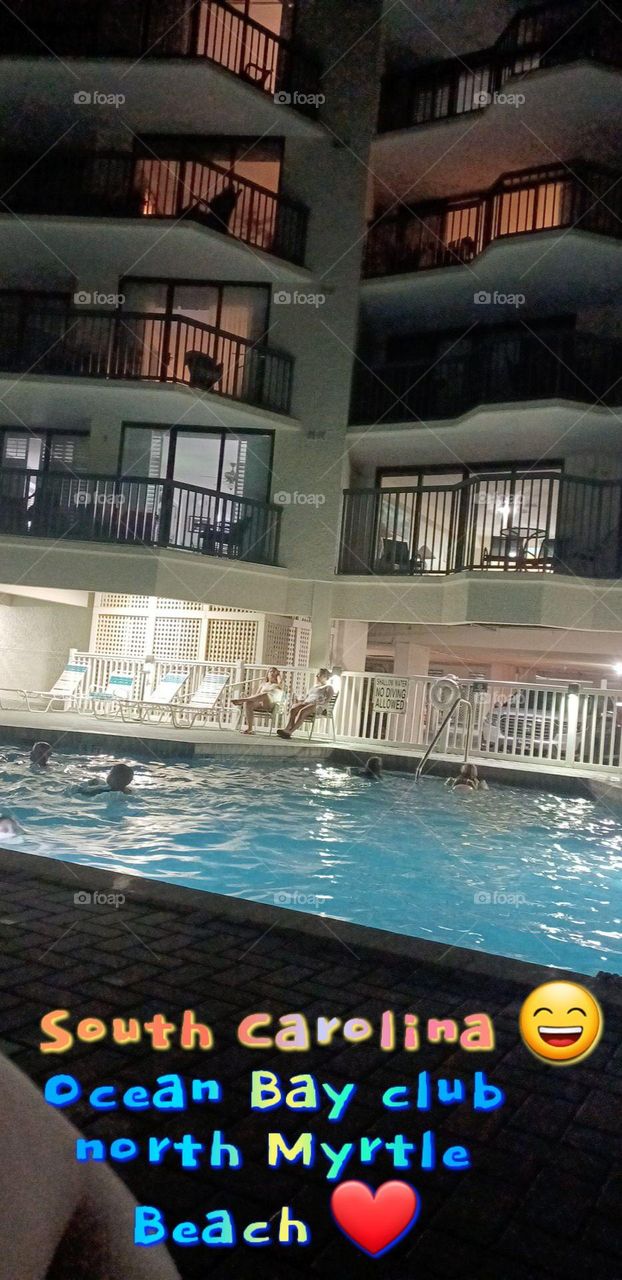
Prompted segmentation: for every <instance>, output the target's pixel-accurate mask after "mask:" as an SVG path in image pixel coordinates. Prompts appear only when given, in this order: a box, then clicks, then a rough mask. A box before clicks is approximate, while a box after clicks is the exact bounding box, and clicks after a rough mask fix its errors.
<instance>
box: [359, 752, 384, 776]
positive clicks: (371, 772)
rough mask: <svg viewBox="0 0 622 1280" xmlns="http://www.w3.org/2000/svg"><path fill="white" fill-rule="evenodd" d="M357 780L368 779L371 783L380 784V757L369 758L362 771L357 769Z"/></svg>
mask: <svg viewBox="0 0 622 1280" xmlns="http://www.w3.org/2000/svg"><path fill="white" fill-rule="evenodd" d="M358 777H359V778H369V779H370V780H371V781H372V782H380V781H381V779H382V760H381V759H380V756H370V757H369V760H367V762H366V764H365V768H364V769H359V771H358Z"/></svg>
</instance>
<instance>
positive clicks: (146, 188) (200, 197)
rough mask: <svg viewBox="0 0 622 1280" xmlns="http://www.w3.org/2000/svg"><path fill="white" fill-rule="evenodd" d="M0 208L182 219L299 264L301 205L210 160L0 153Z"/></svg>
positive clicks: (303, 231)
mask: <svg viewBox="0 0 622 1280" xmlns="http://www.w3.org/2000/svg"><path fill="white" fill-rule="evenodd" d="M0 191H1V192H2V195H1V196H0V211H2V210H6V211H8V212H11V213H19V214H54V215H64V216H81V217H84V216H91V217H98V218H110V217H112V218H127V217H134V218H176V219H179V218H181V217H186V218H190V219H192V220H193V221H195V222H199V223H200V224H201V225H202V226H205V227H209V228H210V229H211V230H213V231H220V232H223V233H225V234H228V235H231V236H234V237H235V238H236V239H238V240H242V241H244V243H245V244H249V245H253V246H254V247H255V248H258V249H263V250H265V251H266V252H268V253H275V254H278V255H279V256H280V257H282V258H287V259H289V260H290V261H291V262H296V263H299V264H302V263H303V262H304V255H305V243H306V235H307V222H308V212H309V211H308V209H307V206H306V205H304V204H302V203H301V202H300V201H296V200H290V199H289V198H288V197H287V196H283V195H279V194H278V193H277V192H274V191H270V190H269V189H268V188H267V187H261V186H259V185H258V184H257V183H255V182H251V181H250V180H249V179H247V178H241V177H238V176H237V175H231V174H229V172H228V171H227V170H226V169H224V168H222V167H221V166H220V165H218V164H214V163H212V162H211V161H196V160H175V159H166V158H161V159H156V158H155V157H153V158H152V157H150V156H138V155H119V154H118V153H117V154H105V153H102V154H99V155H84V154H80V153H75V154H72V155H66V154H63V155H58V153H57V152H53V153H52V154H50V155H48V156H47V157H44V158H43V159H41V160H38V159H37V158H36V157H33V156H8V157H2V158H0Z"/></svg>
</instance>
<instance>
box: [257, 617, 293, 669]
mask: <svg viewBox="0 0 622 1280" xmlns="http://www.w3.org/2000/svg"><path fill="white" fill-rule="evenodd" d="M289 632H290V621H289V618H274V617H270V616H268V617H267V618H266V625H265V630H264V640H263V653H262V655H261V661H263V662H269V663H274V665H275V666H277V667H287V666H289Z"/></svg>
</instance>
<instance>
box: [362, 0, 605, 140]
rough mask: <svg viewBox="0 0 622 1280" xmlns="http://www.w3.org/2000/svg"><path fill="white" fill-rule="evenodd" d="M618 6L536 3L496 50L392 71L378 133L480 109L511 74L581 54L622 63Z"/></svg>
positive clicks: (582, 1) (599, 1) (579, 0)
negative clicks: (404, 70)
mask: <svg viewBox="0 0 622 1280" xmlns="http://www.w3.org/2000/svg"><path fill="white" fill-rule="evenodd" d="M615 7H616V5H615V0H614V4H613V5H612V4H610V3H609V0H595V2H594V0H562V2H561V3H560V0H554V2H553V3H552V4H551V3H549V4H543V5H537V6H535V7H534V6H530V7H529V8H527V9H523V10H521V11H520V12H519V13H517V14H516V15H515V16H514V18H513V19H512V21H511V22H510V23H509V24H508V26H507V27H506V29H505V31H504V32H503V33H502V35H501V36H500V38H499V39H498V40H497V43H496V44H495V45H493V46H492V47H491V48H488V49H481V50H478V52H477V53H470V54H466V55H465V56H464V57H459V58H447V59H443V60H442V61H440V62H434V63H431V64H428V65H427V66H422V67H421V68H418V69H416V70H413V71H409V72H403V71H402V72H399V73H394V74H391V73H390V74H389V75H388V76H387V77H386V78H385V80H384V82H383V88H382V95H381V104H380V119H379V129H380V132H383V131H386V130H390V129H406V128H412V127H413V126H415V125H423V124H429V123H430V122H431V121H433V120H446V119H448V118H450V117H452V116H462V115H465V114H467V113H468V112H470V111H480V110H482V108H484V107H486V106H488V105H489V103H490V102H492V101H494V99H495V96H496V95H501V94H502V93H503V91H504V88H505V86H507V84H508V81H509V80H511V79H512V78H513V77H515V76H520V77H521V78H522V77H524V76H525V75H528V74H529V73H530V72H531V71H536V70H538V69H539V68H541V67H554V66H560V65H563V64H565V63H569V62H575V61H577V60H578V59H583V58H586V59H590V60H593V61H596V62H602V63H604V64H609V65H615V66H620V65H622V26H621V23H620V16H621V15H620V14H616V12H615V11H614V10H615ZM506 92H508V93H509V92H511V89H510V88H509V87H508V88H507V89H506ZM500 100H501V101H503V98H501V99H500Z"/></svg>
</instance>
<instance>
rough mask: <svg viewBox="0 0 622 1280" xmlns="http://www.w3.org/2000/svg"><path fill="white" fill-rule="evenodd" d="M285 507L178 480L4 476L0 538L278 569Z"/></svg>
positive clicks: (40, 474)
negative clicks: (161, 551) (191, 555)
mask: <svg viewBox="0 0 622 1280" xmlns="http://www.w3.org/2000/svg"><path fill="white" fill-rule="evenodd" d="M280 524H281V508H280V507H278V506H274V505H273V504H272V503H269V502H259V501H256V500H254V499H253V498H244V497H237V496H236V495H231V494H227V493H219V492H218V491H216V490H214V489H200V488H198V487H197V486H195V485H190V484H178V483H177V481H175V480H157V479H156V480H154V479H150V478H146V477H145V478H141V479H134V478H131V479H130V478H121V477H119V476H83V475H80V476H77V475H76V476H73V475H67V474H64V473H63V474H61V473H56V472H51V471H26V470H21V469H20V470H17V469H16V470H4V471H0V534H10V535H13V536H16V537H32V538H54V539H56V540H59V539H63V538H68V539H74V538H75V539H78V540H79V541H82V542H112V543H117V544H122V545H130V546H133V547H136V546H145V547H162V548H166V547H169V548H174V549H175V550H181V551H194V552H197V553H199V554H203V555H209V556H218V557H220V558H221V559H225V560H248V561H251V562H252V563H254V564H271V565H276V564H277V563H278V551H279V531H280Z"/></svg>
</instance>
